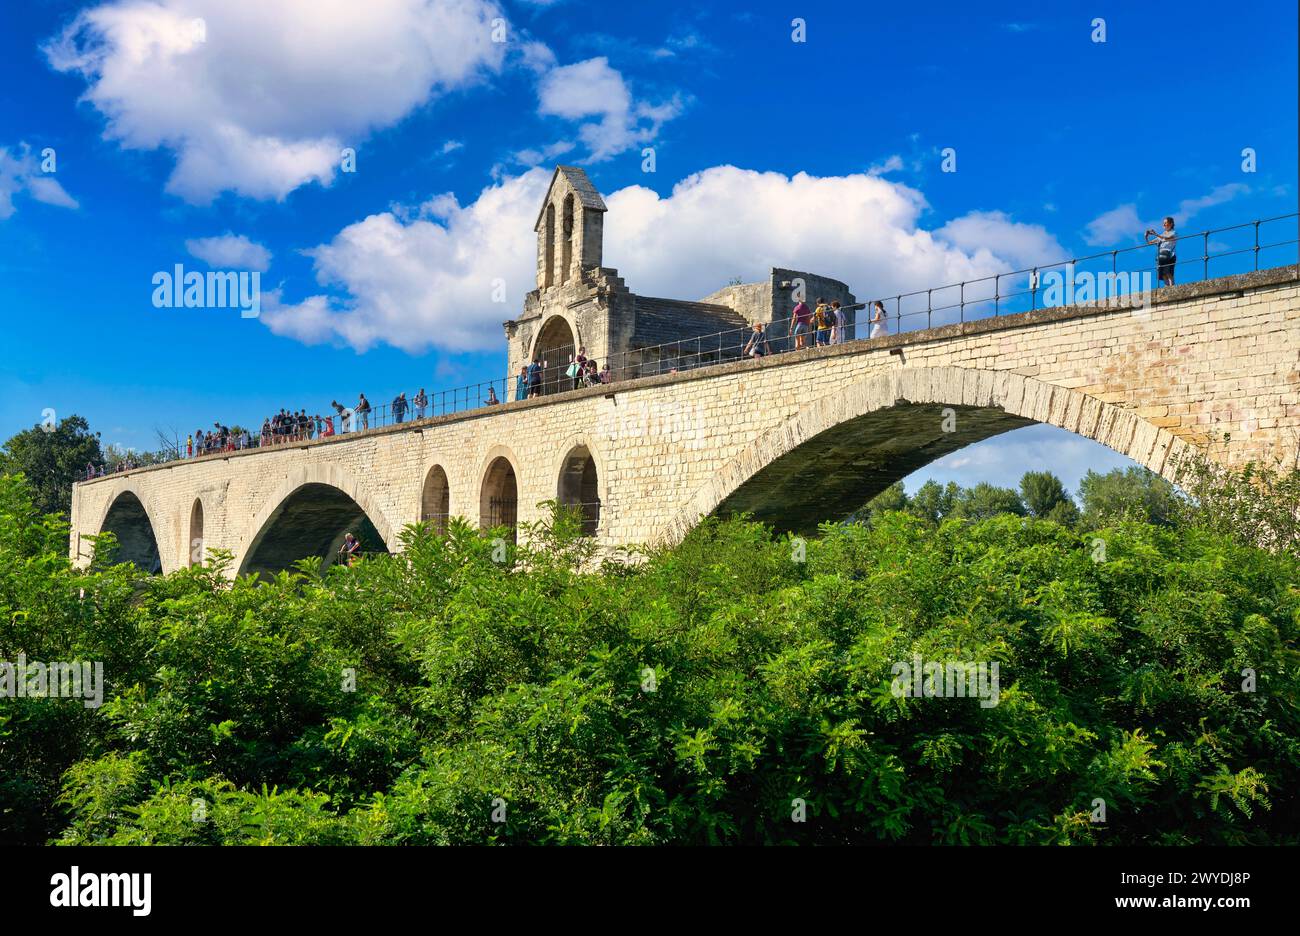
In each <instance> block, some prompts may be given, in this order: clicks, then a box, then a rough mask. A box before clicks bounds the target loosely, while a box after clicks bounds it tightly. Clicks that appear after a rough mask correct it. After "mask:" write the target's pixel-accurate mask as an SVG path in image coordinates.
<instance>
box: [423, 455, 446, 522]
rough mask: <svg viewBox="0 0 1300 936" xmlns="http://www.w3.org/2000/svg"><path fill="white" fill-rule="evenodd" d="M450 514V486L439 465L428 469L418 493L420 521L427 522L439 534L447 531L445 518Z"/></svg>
mask: <svg viewBox="0 0 1300 936" xmlns="http://www.w3.org/2000/svg"><path fill="white" fill-rule="evenodd" d="M450 516H451V487H450V485H448V483H447V472H445V471H443V469H442V466H441V465H434V466H433V467H432V468H430V469H429V473H428V475H426V476H425V479H424V489H423V492H422V493H421V494H420V522H421V523H427V524H429V526H430V527H431V528H432V529H433V532H435V533H437V534H438V535H439V536H444V535H446V533H447V518H448V517H450Z"/></svg>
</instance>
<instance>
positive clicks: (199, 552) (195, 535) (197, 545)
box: [189, 497, 205, 566]
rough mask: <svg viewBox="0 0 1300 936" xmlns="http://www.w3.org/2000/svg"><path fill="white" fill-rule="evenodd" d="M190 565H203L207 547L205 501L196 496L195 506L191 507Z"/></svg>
mask: <svg viewBox="0 0 1300 936" xmlns="http://www.w3.org/2000/svg"><path fill="white" fill-rule="evenodd" d="M189 554H190V565H192V566H195V565H203V557H204V555H205V548H204V545H203V501H202V500H201V499H200V498H197V497H196V498H194V506H193V507H192V508H191V509H190V541H189Z"/></svg>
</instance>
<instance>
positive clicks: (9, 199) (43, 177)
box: [0, 143, 79, 221]
mask: <svg viewBox="0 0 1300 936" xmlns="http://www.w3.org/2000/svg"><path fill="white" fill-rule="evenodd" d="M20 193H21V194H25V195H28V196H30V197H31V198H34V199H35V200H36V201H38V202H44V203H45V204H47V205H57V206H58V207H60V208H77V207H79V206H78V205H77V200H76V199H75V198H73V197H72V196H71V195H69V194H68V193H67V190H66V189H64V187H63V186H62V185H60V184H59V182H58V180H57V179H55V178H54V176H53V175H52V174H49V173H45V172H42V170H41V161H40V160H38V159H37V158H36V154H35V153H33V152H32V148H31V147H30V146H29V145H28V144H26V143H19V144H18V145H17V146H16V147H14V149H13V150H12V151H10V150H9V148H8V147H4V146H0V221H3V220H4V219H6V218H8V217H11V216H12V215H13V213H14V212H15V211H17V210H18V209H17V208H15V207H14V196H15V195H18V194H20Z"/></svg>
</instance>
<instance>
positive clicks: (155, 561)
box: [99, 491, 162, 575]
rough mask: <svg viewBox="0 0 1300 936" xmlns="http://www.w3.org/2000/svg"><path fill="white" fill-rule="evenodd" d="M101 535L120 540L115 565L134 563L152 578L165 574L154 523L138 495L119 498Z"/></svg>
mask: <svg viewBox="0 0 1300 936" xmlns="http://www.w3.org/2000/svg"><path fill="white" fill-rule="evenodd" d="M99 532H101V533H112V534H113V535H114V536H116V537H117V552H116V553H115V554H114V556H113V561H115V562H130V563H132V564H134V565H135V566H136V567H137V568H139V569H140V570H142V571H144V572H148V573H149V574H151V575H155V574H158V573H160V572H162V557H161V556H160V555H159V552H158V538H157V537H156V536H155V535H154V531H153V523H151V522H150V520H149V514H148V513H147V512H146V511H145V509H144V504H143V503H141V502H140V498H139V497H137V496H136V495H135V493H134V492H132V491H123V492H122V493H121V494H119V495H118V496H117V498H116V499H115V500H114V501H113V504H112V506H111V507H109V508H108V513H106V514H105V515H104V523H103V525H102V526H101V527H100V530H99Z"/></svg>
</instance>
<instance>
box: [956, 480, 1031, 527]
mask: <svg viewBox="0 0 1300 936" xmlns="http://www.w3.org/2000/svg"><path fill="white" fill-rule="evenodd" d="M999 514H1015V515H1016V516H1020V517H1023V516H1024V515H1025V505H1024V503H1023V502H1022V501H1021V500H1020V495H1019V494H1017V493H1016V492H1015V491H1013V490H1011V488H1004V487H997V486H996V485H993V484H989V483H988V482H987V481H981V482H980V483H979V484H977V485H975V486H974V487H969V488H962V489H961V490H960V491H959V492H958V494H957V497H956V502H955V503H954V505H953V511H952V515H953V516H954V517H961V518H962V519H965V520H987V519H989V518H990V517H996V516H998V515H999Z"/></svg>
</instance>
